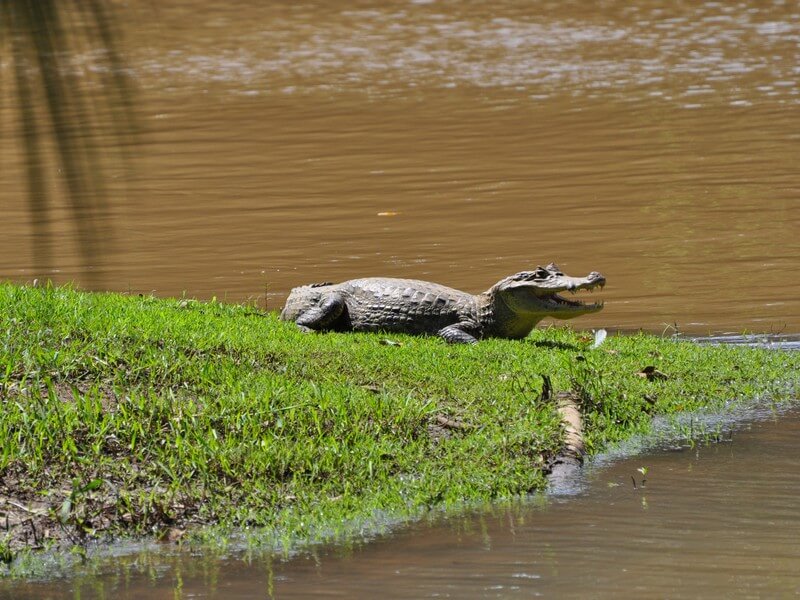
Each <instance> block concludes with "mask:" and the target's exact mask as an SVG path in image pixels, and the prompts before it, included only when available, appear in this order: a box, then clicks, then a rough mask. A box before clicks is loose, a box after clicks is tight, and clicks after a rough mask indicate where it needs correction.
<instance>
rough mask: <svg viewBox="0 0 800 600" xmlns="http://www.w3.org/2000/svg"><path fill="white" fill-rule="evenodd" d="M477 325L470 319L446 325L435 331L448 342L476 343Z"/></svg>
mask: <svg viewBox="0 0 800 600" xmlns="http://www.w3.org/2000/svg"><path fill="white" fill-rule="evenodd" d="M477 333H478V327H477V325H476V324H475V323H472V322H470V321H461V322H460V323H455V324H454V325H448V326H447V327H443V328H442V329H440V330H439V331H437V332H436V335H438V336H439V337H440V338H442V339H444V341H445V342H447V343H448V344H477V343H478V338H477V337H475V335H477Z"/></svg>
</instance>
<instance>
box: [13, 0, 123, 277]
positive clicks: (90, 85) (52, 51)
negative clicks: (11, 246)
mask: <svg viewBox="0 0 800 600" xmlns="http://www.w3.org/2000/svg"><path fill="white" fill-rule="evenodd" d="M117 38H118V33H117V31H116V29H115V28H114V27H113V22H112V18H111V16H110V14H109V11H108V10H107V8H106V5H105V4H104V3H103V2H101V1H100V0H2V2H0V50H3V49H10V52H3V54H6V55H9V56H10V57H11V63H12V68H11V70H12V71H13V78H12V79H13V88H14V91H13V93H11V95H12V96H15V99H16V108H17V111H18V114H19V129H20V132H21V138H22V139H21V143H22V147H23V151H24V161H25V167H26V178H27V183H28V208H29V213H30V216H31V222H32V226H33V246H34V248H33V249H34V261H35V268H36V270H37V271H40V272H43V271H47V270H48V269H50V268H52V266H53V255H54V248H55V243H54V237H53V232H52V227H51V225H52V214H53V210H54V205H53V198H51V194H50V192H49V190H50V188H51V187H52V186H50V185H48V179H47V174H48V173H52V172H54V171H55V172H57V173H58V174H59V175H58V178H57V179H58V181H57V182H56V183H57V184H59V185H60V186H61V188H62V189H63V195H64V198H65V200H66V204H67V208H68V213H69V215H70V218H71V220H72V222H73V223H74V225H75V231H76V236H77V240H78V245H79V248H80V254H81V263H82V264H81V267H82V270H83V272H84V273H85V275H86V279H87V282H88V283H90V284H92V283H97V281H98V278H99V277H100V274H99V270H98V269H97V267H98V266H99V265H100V264H101V262H102V260H103V257H104V255H105V253H106V251H107V250H108V244H109V243H110V241H111V235H110V232H109V229H108V224H109V221H108V218H107V206H108V202H109V198H108V194H107V189H106V187H107V186H106V178H105V177H106V174H105V170H106V169H105V167H106V165H107V164H108V157H109V154H110V153H109V152H108V151H107V146H103V147H101V146H100V144H99V143H98V142H99V140H101V139H108V138H109V134H110V136H111V137H112V139H113V138H116V141H117V143H115V144H113V145H112V146H113V148H116V149H117V150H115V152H116V153H117V154H118V157H119V158H120V159H121V160H122V161H123V163H124V164H128V163H127V160H126V159H127V156H126V154H125V153H126V150H125V149H126V148H128V147H129V146H130V145H131V142H132V139H133V138H134V136H135V127H134V118H133V110H132V90H131V86H130V83H129V79H128V77H127V76H126V74H125V71H124V69H123V64H122V60H121V58H120V55H119V53H118V52H117V49H116V47H117V44H116V40H117ZM76 57H83V58H84V59H85V60H83V61H81V62H82V63H83V64H88V65H89V67H86V66H82V65H81V64H77V63H76V60H75V58H76ZM86 57H88V58H86ZM6 87H7V86H6V85H4V86H3V88H6ZM3 91H5V90H3ZM49 147H51V148H52V151H51V152H48V151H47V149H48V148H49ZM48 159H49V162H55V163H56V164H55V165H52V164H49V163H48ZM121 164H122V163H121ZM48 167H50V168H48ZM53 167H55V168H53ZM101 227H102V229H101Z"/></svg>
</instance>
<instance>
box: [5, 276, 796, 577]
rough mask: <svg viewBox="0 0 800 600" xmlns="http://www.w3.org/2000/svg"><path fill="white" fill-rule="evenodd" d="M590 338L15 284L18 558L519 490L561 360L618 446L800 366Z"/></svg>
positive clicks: (10, 478) (543, 426)
mask: <svg viewBox="0 0 800 600" xmlns="http://www.w3.org/2000/svg"><path fill="white" fill-rule="evenodd" d="M591 343H592V339H591V338H590V336H585V335H581V334H580V333H575V332H572V331H570V330H566V329H540V330H537V331H535V332H534V333H533V334H532V335H531V336H530V337H529V338H528V339H526V340H524V341H521V342H520V341H498V340H487V341H483V342H481V343H480V344H478V345H476V346H448V345H446V344H444V343H443V342H442V341H441V340H439V339H426V338H412V337H404V336H384V335H352V334H351V335H344V334H329V335H304V334H301V333H300V332H299V331H297V329H296V328H295V327H294V326H292V325H287V324H284V323H281V322H279V321H278V320H277V317H276V316H275V315H273V314H270V315H266V316H265V315H262V314H260V313H258V312H257V311H255V310H253V309H252V308H248V307H242V306H231V305H224V304H219V303H214V302H212V303H200V302H196V301H193V300H185V299H183V300H175V299H171V300H170V299H168V300H161V299H156V298H152V297H130V296H123V295H115V294H87V293H79V292H75V291H72V290H69V289H66V288H46V287H45V288H31V287H21V286H16V285H11V284H0V401H1V402H2V410H1V411H0V476H2V479H0V486H2V487H1V488H0V511H2V512H0V540H2V544H1V546H2V558H3V559H5V560H6V561H8V560H10V559H11V558H12V557H13V555H14V553H15V552H17V551H19V550H20V549H22V548H31V547H45V546H48V545H51V544H53V543H67V544H75V543H77V544H80V543H83V542H86V541H87V540H90V539H97V538H103V537H104V536H117V535H140V534H145V535H156V536H166V537H169V538H177V537H180V536H181V535H182V534H183V532H184V531H185V530H189V531H190V532H191V531H202V526H204V525H219V526H222V527H242V526H252V527H258V528H263V530H264V531H272V532H274V533H275V534H276V535H278V536H284V537H286V538H287V539H298V538H299V539H303V538H304V537H305V538H307V537H308V536H311V535H316V533H318V532H319V531H323V530H324V531H336V529H337V527H339V526H341V524H342V523H345V522H348V521H350V520H353V519H360V518H368V517H369V516H370V515H371V514H373V513H374V512H375V511H387V512H389V513H390V514H397V515H405V514H415V513H418V512H419V511H420V510H422V509H424V508H425V507H432V506H441V505H448V504H452V503H459V502H462V501H480V500H486V499H497V498H504V497H511V496H516V495H519V494H524V493H527V492H528V491H530V490H535V489H538V488H541V487H542V486H543V485H544V483H545V471H546V467H547V464H548V460H549V459H550V458H551V457H553V456H554V454H555V453H557V452H558V450H559V448H560V446H561V443H562V436H563V432H562V428H561V425H560V422H559V418H558V416H557V413H556V410H555V407H554V406H553V403H552V402H550V401H547V400H544V399H542V398H541V392H542V382H543V377H542V376H543V375H546V376H547V377H549V378H550V380H551V381H552V385H553V388H554V389H555V390H574V391H576V392H578V394H579V395H580V398H581V405H582V410H583V413H584V420H585V427H586V432H585V433H586V442H587V444H588V447H589V449H590V451H598V450H600V449H602V448H603V447H605V446H606V445H607V444H608V443H610V442H613V441H615V440H619V439H622V438H625V437H628V436H630V435H632V434H634V433H639V432H643V431H646V429H647V427H648V424H649V422H650V420H651V417H652V416H653V415H655V414H672V413H676V412H680V411H687V410H695V409H699V408H703V407H711V408H713V407H719V406H721V405H722V404H724V403H727V402H731V401H736V400H737V399H745V398H752V397H754V396H758V395H770V396H772V397H776V398H777V397H779V396H782V395H784V394H785V393H786V392H787V391H789V390H791V389H793V386H796V384H797V379H798V367H800V353H795V354H789V353H782V352H768V351H763V350H755V349H748V348H734V347H700V346H697V345H694V344H691V343H687V342H676V341H671V340H665V339H660V338H657V337H654V336H648V335H633V336H612V337H610V338H609V339H608V340H607V341H606V342H605V343H604V344H603V345H602V346H600V347H599V348H595V349H593V348H591ZM3 529H5V532H3ZM2 536H5V537H4V539H3V538H2Z"/></svg>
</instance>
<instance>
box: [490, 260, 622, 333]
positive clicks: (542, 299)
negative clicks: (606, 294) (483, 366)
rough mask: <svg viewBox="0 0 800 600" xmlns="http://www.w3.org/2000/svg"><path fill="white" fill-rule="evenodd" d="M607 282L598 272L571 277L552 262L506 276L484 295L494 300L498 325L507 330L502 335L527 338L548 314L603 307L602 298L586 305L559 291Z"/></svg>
mask: <svg viewBox="0 0 800 600" xmlns="http://www.w3.org/2000/svg"><path fill="white" fill-rule="evenodd" d="M605 284H606V278H605V277H603V276H602V275H601V274H600V273H597V272H596V271H594V272H592V273H589V274H588V275H587V276H586V277H570V276H569V275H565V274H564V273H563V272H562V271H561V269H559V268H558V267H557V266H556V265H554V264H552V263H551V264H549V265H547V266H546V267H537V268H536V270H534V271H522V272H520V273H517V274H515V275H511V276H510V277H506V278H505V279H502V280H500V281H498V282H497V283H496V284H494V285H493V286H492V287H491V288H489V290H488V291H486V292H485V293H484V294H485V295H486V296H489V298H490V299H491V304H492V305H493V310H494V312H495V320H496V322H497V325H498V326H499V327H500V328H501V329H505V331H504V332H502V333H501V335H503V336H504V337H525V336H526V335H528V333H529V332H530V330H531V329H532V328H533V327H534V326H535V325H536V323H538V322H539V321H541V320H542V319H544V318H545V317H553V318H555V319H573V318H575V317H579V316H581V315H585V314H589V313H595V312H598V311H600V310H602V308H603V302H602V301H601V302H594V303H591V304H586V303H584V302H581V301H580V300H569V299H567V298H565V297H563V296H561V295H560V293H561V292H572V293H575V292H577V291H579V290H589V291H592V290H593V289H594V288H596V287H600V288H602V287H603V286H604V285H605Z"/></svg>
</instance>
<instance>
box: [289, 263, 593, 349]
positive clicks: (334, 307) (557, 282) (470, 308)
mask: <svg viewBox="0 0 800 600" xmlns="http://www.w3.org/2000/svg"><path fill="white" fill-rule="evenodd" d="M605 283H606V279H605V277H603V276H602V275H601V274H600V273H597V272H592V273H589V274H588V275H587V276H586V277H570V276H568V275H565V274H564V273H563V272H562V271H561V269H559V268H558V267H557V266H556V265H554V264H549V265H547V266H546V267H537V268H536V270H534V271H522V272H520V273H517V274H515V275H511V276H510V277H506V278H504V279H501V280H500V281H498V282H497V283H495V284H494V285H493V286H492V287H490V288H489V289H488V290H486V291H485V292H483V293H482V294H478V295H476V296H475V295H472V294H468V293H466V292H461V291H459V290H455V289H453V288H449V287H445V286H443V285H439V284H436V283H429V282H427V281H417V280H415V279H392V278H389V277H368V278H365V279H351V280H349V281H345V282H343V283H337V284H333V283H313V284H311V285H304V286H301V287H297V288H294V289H293V290H292V291H291V293H290V294H289V297H288V298H287V300H286V306H284V308H283V311H282V312H281V319H283V320H284V321H294V322H295V323H296V324H297V325H298V327H300V329H302V330H303V331H384V332H394V333H407V334H412V335H438V336H439V337H441V338H443V339H444V340H445V341H447V342H450V343H458V344H474V343H475V342H477V341H478V340H480V339H482V338H489V337H497V338H509V339H521V338H524V337H525V336H527V335H528V334H529V333H530V331H531V329H533V328H534V326H535V325H536V324H537V323H538V322H539V321H541V320H542V319H544V318H545V317H554V318H556V319H572V318H574V317H577V316H580V315H585V314H587V313H594V312H598V311H599V310H601V309H602V308H603V303H602V302H595V303H592V304H585V303H583V302H580V301H576V300H568V299H566V298H564V297H562V296H560V295H559V292H565V291H569V292H576V291H578V290H592V289H594V288H596V287H603V286H604V285H605Z"/></svg>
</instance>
